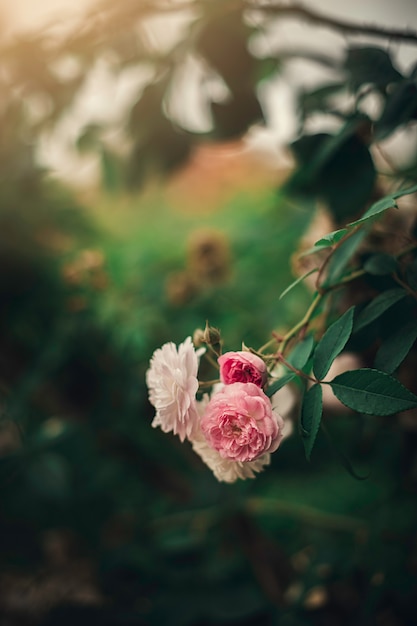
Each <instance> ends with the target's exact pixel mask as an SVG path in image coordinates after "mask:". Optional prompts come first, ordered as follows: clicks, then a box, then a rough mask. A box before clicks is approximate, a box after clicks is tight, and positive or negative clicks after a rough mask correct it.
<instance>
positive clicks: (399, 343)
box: [374, 320, 417, 374]
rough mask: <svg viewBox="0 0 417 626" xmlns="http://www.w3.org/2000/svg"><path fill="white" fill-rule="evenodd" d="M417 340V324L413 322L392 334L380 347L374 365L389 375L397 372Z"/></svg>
mask: <svg viewBox="0 0 417 626" xmlns="http://www.w3.org/2000/svg"><path fill="white" fill-rule="evenodd" d="M416 339H417V322H416V321H415V320H411V321H410V322H408V323H407V324H405V326H400V328H397V329H396V330H395V331H394V332H393V333H391V334H390V335H389V336H388V337H387V338H386V339H385V340H384V341H383V342H382V343H381V345H380V346H379V348H378V351H377V353H376V355H375V361H374V365H375V367H376V368H377V369H379V370H381V371H382V372H386V373H387V374H392V373H393V372H395V370H396V369H397V367H398V366H399V365H401V363H402V362H403V360H404V359H405V357H406V356H407V354H408V353H409V352H410V350H411V348H412V347H413V345H414V342H415V341H416Z"/></svg>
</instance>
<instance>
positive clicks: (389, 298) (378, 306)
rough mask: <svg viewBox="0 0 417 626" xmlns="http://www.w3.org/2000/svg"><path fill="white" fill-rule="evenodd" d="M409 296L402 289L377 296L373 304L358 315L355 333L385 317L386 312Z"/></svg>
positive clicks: (390, 290) (396, 288) (384, 292)
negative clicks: (382, 316)
mask: <svg viewBox="0 0 417 626" xmlns="http://www.w3.org/2000/svg"><path fill="white" fill-rule="evenodd" d="M406 296H407V292H406V291H405V290H404V289H401V288H400V287H395V288H394V289H388V290H387V291H383V292H382V293H380V294H379V295H378V296H376V297H375V298H374V299H373V300H371V302H370V303H369V304H368V305H367V306H366V307H365V308H364V309H363V310H362V311H361V312H360V313H359V314H358V316H357V318H356V320H355V325H354V332H355V333H356V332H358V331H359V330H361V329H362V328H364V327H365V326H367V325H368V324H370V323H371V322H373V321H375V320H376V319H377V318H378V317H380V316H381V315H383V313H385V311H387V310H388V309H390V308H391V307H392V306H394V304H396V303H397V302H399V301H400V300H402V299H403V298H405V297H406Z"/></svg>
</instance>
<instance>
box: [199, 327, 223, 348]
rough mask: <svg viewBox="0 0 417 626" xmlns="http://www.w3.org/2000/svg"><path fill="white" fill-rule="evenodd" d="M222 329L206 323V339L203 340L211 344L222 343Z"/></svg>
mask: <svg viewBox="0 0 417 626" xmlns="http://www.w3.org/2000/svg"><path fill="white" fill-rule="evenodd" d="M220 339H221V337H220V331H219V329H218V328H214V327H213V326H209V325H208V323H206V327H205V329H204V339H203V341H204V342H205V343H206V344H208V345H209V346H215V345H216V344H218V343H220Z"/></svg>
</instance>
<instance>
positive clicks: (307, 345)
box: [287, 335, 314, 370]
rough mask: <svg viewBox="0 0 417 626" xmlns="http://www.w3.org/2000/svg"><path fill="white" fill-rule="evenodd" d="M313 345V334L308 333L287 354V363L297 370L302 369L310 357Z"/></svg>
mask: <svg viewBox="0 0 417 626" xmlns="http://www.w3.org/2000/svg"><path fill="white" fill-rule="evenodd" d="M313 347H314V337H313V335H308V336H307V337H306V338H305V339H303V340H302V341H300V342H299V343H297V345H296V346H295V347H294V349H293V350H292V352H291V353H290V355H289V356H288V359H287V361H288V363H290V365H292V366H293V367H295V369H297V370H302V369H303V367H304V366H305V364H306V363H307V362H308V359H309V358H310V355H311V352H312V350H313Z"/></svg>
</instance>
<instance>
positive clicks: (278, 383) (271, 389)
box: [265, 372, 296, 398]
mask: <svg viewBox="0 0 417 626" xmlns="http://www.w3.org/2000/svg"><path fill="white" fill-rule="evenodd" d="M295 377H296V374H295V373H294V372H290V373H288V374H285V375H284V376H282V377H281V378H278V379H277V380H274V382H273V383H272V384H270V385H269V386H268V388H267V389H266V391H265V394H266V395H267V396H268V398H271V397H272V396H273V395H274V393H276V392H277V391H279V390H280V389H281V388H282V387H285V385H287V384H288V383H289V382H291V381H292V380H293V379H294V378H295Z"/></svg>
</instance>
